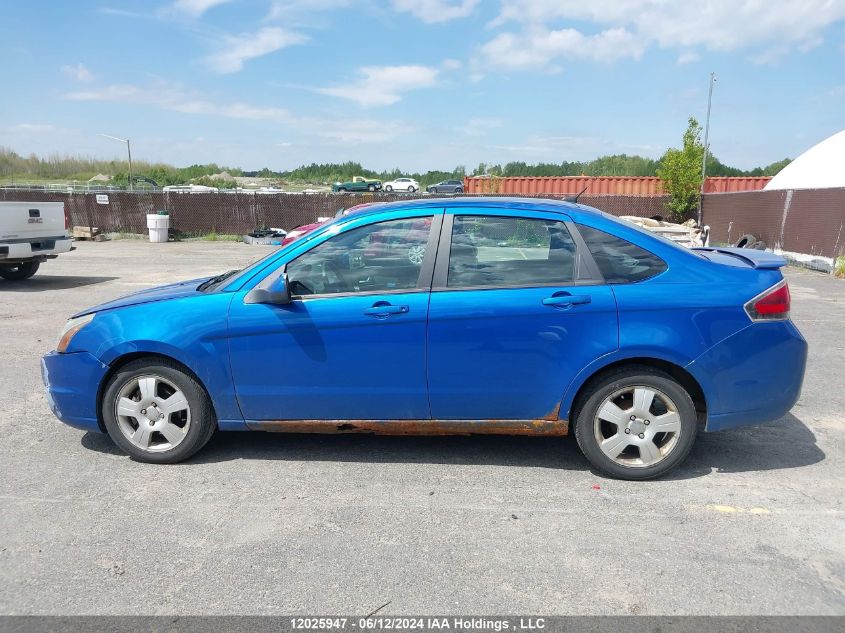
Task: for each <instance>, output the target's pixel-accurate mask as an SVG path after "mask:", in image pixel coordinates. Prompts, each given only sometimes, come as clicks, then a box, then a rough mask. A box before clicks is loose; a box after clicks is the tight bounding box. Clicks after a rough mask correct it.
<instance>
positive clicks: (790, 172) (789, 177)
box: [764, 130, 845, 191]
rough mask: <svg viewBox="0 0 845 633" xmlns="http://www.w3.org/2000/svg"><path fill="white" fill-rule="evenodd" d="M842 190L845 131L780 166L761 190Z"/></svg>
mask: <svg viewBox="0 0 845 633" xmlns="http://www.w3.org/2000/svg"><path fill="white" fill-rule="evenodd" d="M831 187H845V130H842V131H841V132H837V133H836V134H834V135H833V136H830V137H828V138H826V139H825V140H823V141H822V142H821V143H818V144H817V145H814V146H813V147H811V148H810V149H808V150H807V151H806V152H804V153H803V154H801V155H800V156H799V157H798V158H796V159H795V160H794V161H792V162H791V163H789V164H788V165H787V166H786V167H784V168H783V169H782V170H780V172H778V173H777V175H776V176H775V177H774V178H772V179H771V180H770V181H769V182H768V183H767V184H766V186H765V187H764V189H765V190H766V191H772V190H783V189H827V188H831Z"/></svg>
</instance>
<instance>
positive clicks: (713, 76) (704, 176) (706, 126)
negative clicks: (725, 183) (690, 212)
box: [698, 73, 716, 226]
mask: <svg viewBox="0 0 845 633" xmlns="http://www.w3.org/2000/svg"><path fill="white" fill-rule="evenodd" d="M714 83H716V73H710V90H709V91H708V92H707V118H706V119H705V121H704V158H702V159H701V194H700V195H699V196H698V225H699V226H701V207H702V205H703V203H704V183H705V182H706V180H707V151H708V150H709V149H710V146H709V145H708V144H707V143H708V139H709V137H710V106H711V105H712V103H713V84H714Z"/></svg>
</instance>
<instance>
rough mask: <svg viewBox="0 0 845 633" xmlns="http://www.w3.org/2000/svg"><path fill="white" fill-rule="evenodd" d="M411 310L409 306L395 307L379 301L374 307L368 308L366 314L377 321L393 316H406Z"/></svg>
mask: <svg viewBox="0 0 845 633" xmlns="http://www.w3.org/2000/svg"><path fill="white" fill-rule="evenodd" d="M409 309H410V308H408V306H395V305H392V304H390V303H388V302H387V301H377V302H375V303H374V304H373V305H372V307H369V308H366V309H365V310H364V314H366V315H367V316H371V317H376V318H377V319H385V318H387V317H389V316H390V315H391V314H406V313H407V312H408V310H409Z"/></svg>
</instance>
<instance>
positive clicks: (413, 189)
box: [408, 185, 417, 193]
mask: <svg viewBox="0 0 845 633" xmlns="http://www.w3.org/2000/svg"><path fill="white" fill-rule="evenodd" d="M416 190H417V188H416V187H414V185H410V186H409V187H408V193H414V192H415V191H416Z"/></svg>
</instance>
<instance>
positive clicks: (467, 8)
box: [392, 0, 479, 24]
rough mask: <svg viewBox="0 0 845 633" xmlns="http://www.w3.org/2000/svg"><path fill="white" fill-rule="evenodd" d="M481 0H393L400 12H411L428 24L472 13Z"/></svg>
mask: <svg viewBox="0 0 845 633" xmlns="http://www.w3.org/2000/svg"><path fill="white" fill-rule="evenodd" d="M478 3H479V0H460V1H459V2H450V1H449V0H393V3H392V4H393V8H394V9H395V10H396V11H399V12H400V13H410V14H411V15H413V16H414V17H415V18H417V19H419V20H422V21H423V22H425V23H426V24H436V23H438V22H448V21H449V20H456V19H458V18H465V17H468V16H470V15H472V12H473V11H475V7H476V6H478Z"/></svg>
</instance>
